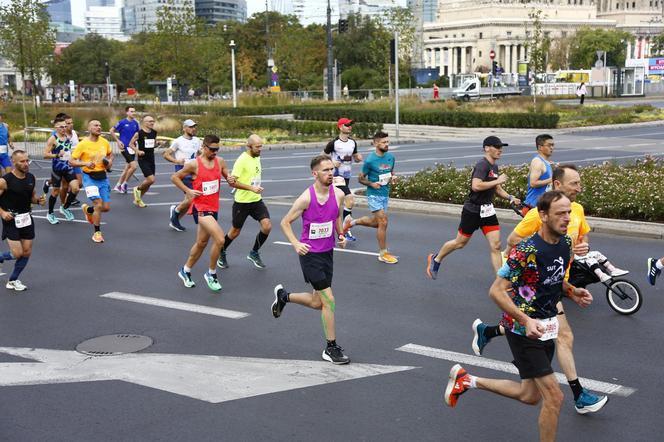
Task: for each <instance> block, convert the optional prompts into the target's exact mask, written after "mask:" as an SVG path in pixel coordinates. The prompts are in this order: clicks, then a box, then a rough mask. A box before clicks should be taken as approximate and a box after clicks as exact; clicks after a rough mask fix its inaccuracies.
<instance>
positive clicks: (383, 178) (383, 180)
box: [378, 172, 392, 186]
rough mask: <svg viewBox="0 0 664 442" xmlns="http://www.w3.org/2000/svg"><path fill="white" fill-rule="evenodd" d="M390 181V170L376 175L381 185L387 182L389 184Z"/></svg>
mask: <svg viewBox="0 0 664 442" xmlns="http://www.w3.org/2000/svg"><path fill="white" fill-rule="evenodd" d="M390 181H392V172H388V173H381V174H380V175H378V183H379V184H380V185H381V186H387V185H388V184H390Z"/></svg>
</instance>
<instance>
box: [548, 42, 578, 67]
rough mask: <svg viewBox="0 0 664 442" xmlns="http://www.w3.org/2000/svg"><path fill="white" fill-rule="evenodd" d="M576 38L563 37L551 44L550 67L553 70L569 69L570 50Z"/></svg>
mask: <svg viewBox="0 0 664 442" xmlns="http://www.w3.org/2000/svg"><path fill="white" fill-rule="evenodd" d="M574 38H575V37H574V36H573V35H571V36H566V37H561V38H559V39H557V40H556V41H554V42H553V43H552V44H551V48H550V49H549V66H551V69H553V70H560V69H569V49H570V45H571V43H572V41H573V40H574Z"/></svg>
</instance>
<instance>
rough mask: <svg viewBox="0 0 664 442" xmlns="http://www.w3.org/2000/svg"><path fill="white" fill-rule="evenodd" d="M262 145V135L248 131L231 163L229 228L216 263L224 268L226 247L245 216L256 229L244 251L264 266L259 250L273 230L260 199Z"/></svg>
mask: <svg viewBox="0 0 664 442" xmlns="http://www.w3.org/2000/svg"><path fill="white" fill-rule="evenodd" d="M262 149H263V139H262V138H261V137H260V136H258V135H256V134H251V135H250V136H249V138H247V148H246V150H245V151H244V152H242V154H240V156H239V157H238V159H237V160H235V164H233V171H232V172H231V176H232V177H233V178H234V180H235V183H234V184H233V185H232V187H234V188H235V193H234V198H233V218H232V222H231V228H230V229H229V230H228V234H227V235H226V237H225V238H224V247H223V249H222V250H221V253H220V255H219V261H218V262H217V265H218V266H219V267H220V268H222V269H225V268H227V267H228V261H227V259H226V250H228V247H229V246H230V245H231V243H232V242H233V240H235V238H237V237H238V236H239V235H240V232H241V231H242V227H243V226H244V222H245V221H246V220H247V217H248V216H251V217H252V218H253V219H255V220H256V221H258V224H259V230H258V233H257V234H256V239H255V240H254V246H253V248H252V249H251V251H250V252H249V254H248V255H247V259H248V260H249V261H251V262H252V263H253V264H254V266H256V267H257V268H259V269H264V268H265V264H264V263H263V260H262V259H261V255H260V253H259V252H258V250H260V248H261V247H262V246H263V244H264V243H265V241H267V238H268V235H269V234H270V231H271V230H272V222H271V221H270V212H269V211H268V210H267V206H266V205H265V203H264V202H263V197H262V194H263V190H264V189H263V186H262V185H261V184H262V183H261V173H262V167H261V150H262Z"/></svg>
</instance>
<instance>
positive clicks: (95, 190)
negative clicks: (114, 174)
mask: <svg viewBox="0 0 664 442" xmlns="http://www.w3.org/2000/svg"><path fill="white" fill-rule="evenodd" d="M85 195H86V196H87V197H88V198H99V187H97V186H86V187H85Z"/></svg>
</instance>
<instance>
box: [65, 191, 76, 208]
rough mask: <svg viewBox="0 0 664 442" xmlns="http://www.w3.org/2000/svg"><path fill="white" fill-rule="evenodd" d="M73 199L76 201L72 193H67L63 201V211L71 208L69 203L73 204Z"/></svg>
mask: <svg viewBox="0 0 664 442" xmlns="http://www.w3.org/2000/svg"><path fill="white" fill-rule="evenodd" d="M75 199H76V194H75V193H72V192H69V193H67V199H65V204H64V205H63V207H64V208H65V209H69V206H71V203H73V202H74V200H75Z"/></svg>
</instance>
